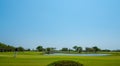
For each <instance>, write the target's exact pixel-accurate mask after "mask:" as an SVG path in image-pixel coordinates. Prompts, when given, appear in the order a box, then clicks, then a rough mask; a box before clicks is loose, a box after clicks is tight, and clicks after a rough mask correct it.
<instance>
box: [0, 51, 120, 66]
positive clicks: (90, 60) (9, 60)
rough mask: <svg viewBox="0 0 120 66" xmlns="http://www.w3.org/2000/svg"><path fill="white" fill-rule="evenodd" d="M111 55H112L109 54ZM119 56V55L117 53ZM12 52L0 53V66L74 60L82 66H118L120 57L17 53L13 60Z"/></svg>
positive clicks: (19, 65) (29, 65) (23, 65)
mask: <svg viewBox="0 0 120 66" xmlns="http://www.w3.org/2000/svg"><path fill="white" fill-rule="evenodd" d="M111 54H112V53H111ZM117 54H119V53H117ZM13 56H14V53H13V52H2V53H0V66H47V65H48V64H49V63H52V62H54V61H58V60H74V61H77V62H80V63H82V64H83V65H84V66H119V65H120V56H119V55H118V56H117V55H112V56H92V57H90V56H48V55H47V56H46V55H43V54H42V53H40V52H18V53H17V57H16V58H14V57H13Z"/></svg>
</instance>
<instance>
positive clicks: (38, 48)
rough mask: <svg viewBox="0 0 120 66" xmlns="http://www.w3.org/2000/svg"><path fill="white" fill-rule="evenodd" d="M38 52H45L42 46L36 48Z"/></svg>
mask: <svg viewBox="0 0 120 66" xmlns="http://www.w3.org/2000/svg"><path fill="white" fill-rule="evenodd" d="M36 49H37V50H38V51H43V49H44V48H43V47H42V46H38V47H37V48H36Z"/></svg>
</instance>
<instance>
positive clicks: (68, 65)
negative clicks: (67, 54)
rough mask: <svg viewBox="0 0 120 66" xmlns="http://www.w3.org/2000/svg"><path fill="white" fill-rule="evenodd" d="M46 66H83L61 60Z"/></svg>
mask: <svg viewBox="0 0 120 66" xmlns="http://www.w3.org/2000/svg"><path fill="white" fill-rule="evenodd" d="M48 66H83V64H80V63H79V62H75V61H71V60H62V61H55V62H53V63H51V64H49V65H48Z"/></svg>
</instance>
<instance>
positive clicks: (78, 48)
mask: <svg viewBox="0 0 120 66" xmlns="http://www.w3.org/2000/svg"><path fill="white" fill-rule="evenodd" d="M73 49H75V51H76V52H79V53H81V52H82V47H80V46H74V47H73Z"/></svg>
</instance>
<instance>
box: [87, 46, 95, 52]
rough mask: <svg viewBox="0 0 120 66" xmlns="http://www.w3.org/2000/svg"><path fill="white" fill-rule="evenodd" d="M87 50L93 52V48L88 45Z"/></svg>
mask: <svg viewBox="0 0 120 66" xmlns="http://www.w3.org/2000/svg"><path fill="white" fill-rule="evenodd" d="M85 50H86V52H93V48H89V47H86V48H85Z"/></svg>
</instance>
